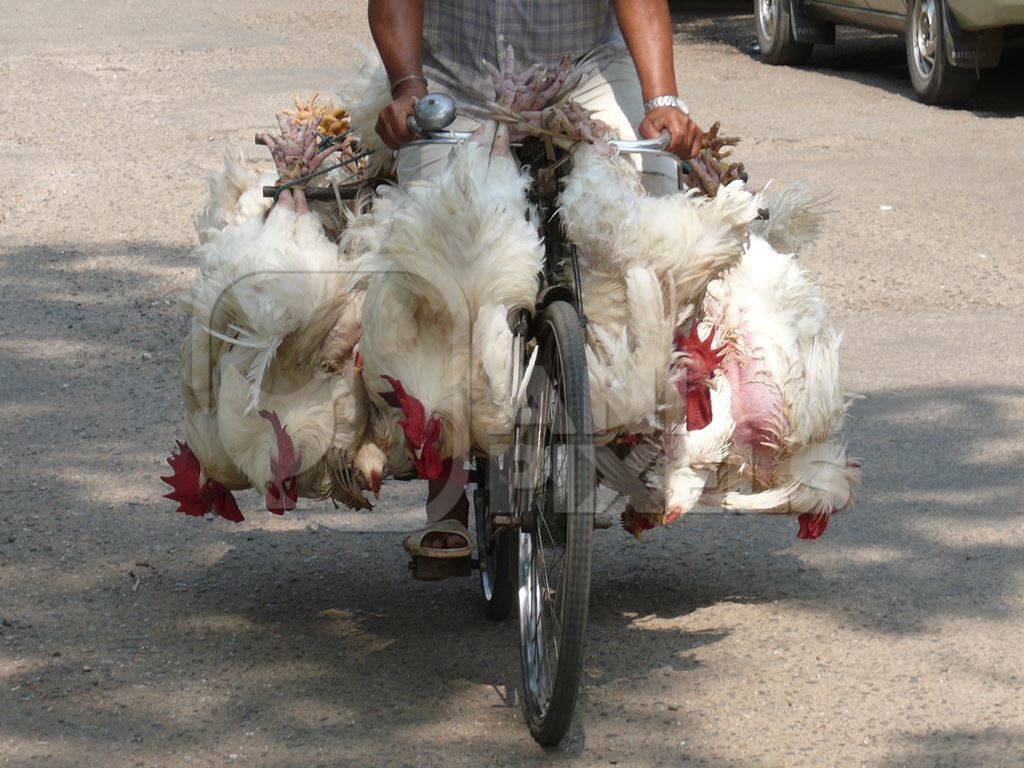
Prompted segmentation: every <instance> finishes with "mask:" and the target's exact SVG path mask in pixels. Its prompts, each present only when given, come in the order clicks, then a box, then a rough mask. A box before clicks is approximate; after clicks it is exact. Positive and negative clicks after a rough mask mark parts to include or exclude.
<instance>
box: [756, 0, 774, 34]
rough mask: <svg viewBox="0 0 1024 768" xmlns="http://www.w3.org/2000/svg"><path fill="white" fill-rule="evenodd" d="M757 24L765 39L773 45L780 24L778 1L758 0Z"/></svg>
mask: <svg viewBox="0 0 1024 768" xmlns="http://www.w3.org/2000/svg"><path fill="white" fill-rule="evenodd" d="M757 24H758V26H759V27H760V28H761V34H762V35H764V39H765V40H766V41H767V42H769V43H771V42H772V41H773V40H774V39H775V30H776V28H777V27H778V24H779V5H778V0H757Z"/></svg>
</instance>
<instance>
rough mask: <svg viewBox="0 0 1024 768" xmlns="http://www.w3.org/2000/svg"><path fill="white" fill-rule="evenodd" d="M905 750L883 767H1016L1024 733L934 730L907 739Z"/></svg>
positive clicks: (1022, 751)
mask: <svg viewBox="0 0 1024 768" xmlns="http://www.w3.org/2000/svg"><path fill="white" fill-rule="evenodd" d="M903 741H904V745H905V749H904V751H903V752H901V754H899V755H897V756H894V757H893V758H891V759H890V760H887V761H886V762H885V763H884V765H885V766H892V767H893V768H896V766H899V768H958V767H959V766H973V765H984V766H999V765H1006V766H1016V765H1020V764H1021V761H1022V759H1024V732H1021V731H1019V730H1013V729H1009V728H1001V727H998V726H991V727H989V728H984V729H983V728H979V729H977V730H963V729H948V730H933V731H929V732H927V733H923V734H914V735H908V736H906V737H905V738H904V740H903Z"/></svg>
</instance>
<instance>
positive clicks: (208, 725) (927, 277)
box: [0, 0, 1024, 768]
mask: <svg viewBox="0 0 1024 768" xmlns="http://www.w3.org/2000/svg"><path fill="white" fill-rule="evenodd" d="M8 5H12V3H8ZM156 5H157V4H154V3H147V2H142V1H141V0H134V1H132V2H116V3H115V2H112V1H111V0H83V1H82V2H75V3H68V4H63V5H62V6H61V7H60V8H59V9H58V8H57V6H55V5H53V4H43V3H29V2H28V1H27V0H13V6H14V7H13V9H7V10H6V12H5V14H4V16H5V19H4V24H3V26H2V27H0V117H2V119H0V179H2V180H3V183H2V184H0V259H2V261H0V276H2V285H3V299H2V302H0V360H2V364H0V391H2V396H0V425H2V428H3V430H4V434H5V438H6V439H5V440H4V441H3V444H2V446H0V467H2V471H0V617H2V619H3V625H2V627H0V764H3V765H10V766H31V765H38V766H47V768H49V767H50V766H83V767H84V766H96V765H104V766H108V767H109V768H121V767H122V766H124V767H129V766H147V767H148V766H183V765H194V766H223V765H259V766H273V767H278V766H280V767H285V766H287V767H289V768H290V767H292V766H295V767H304V766H319V765H324V766H343V765H353V766H356V765H358V766H376V765H395V766H401V765H415V766H420V765H455V766H460V765H467V766H468V765H473V766H481V765H539V764H548V763H556V764H559V765H574V766H575V765H578V766H594V765H616V764H617V765H625V766H660V765H665V766H677V765H700V766H713V767H714V768H748V767H749V768H758V767H761V766H824V765H842V766H851V765H870V766H911V767H913V768H925V767H926V766H928V767H930V766H939V765H942V766H975V765H985V766H1019V765H1020V764H1022V762H1024V709H1022V708H1021V706H1020V694H1019V691H1020V689H1021V686H1022V685H1024V651H1022V641H1021V638H1022V637H1024V601H1022V599H1021V592H1022V589H1024V533H1022V528H1021V523H1022V507H1021V498H1024V493H1022V492H1024V481H1022V479H1021V477H1022V474H1021V464H1022V459H1024V455H1022V453H1024V451H1022V440H1021V433H1022V425H1024V385H1022V384H1021V382H1022V380H1024V350H1022V344H1024V342H1022V338H1024V334H1022V333H1021V331H1022V330H1024V328H1022V325H1024V323H1022V320H1021V318H1022V316H1024V315H1022V308H1024V306H1022V305H1024V299H1022V291H1021V285H1022V282H1024V281H1022V278H1024V259H1022V254H1021V238H1020V225H1021V221H1022V220H1024V142H1021V140H1020V139H1021V136H1022V132H1024V118H1022V115H1024V92H1022V91H1021V90H1020V88H1019V82H1020V78H1021V74H1022V69H1021V60H1020V57H1017V58H1016V60H1011V61H1010V63H1009V64H1007V65H1006V66H1004V67H1003V68H1002V69H1001V70H1000V71H998V72H996V73H992V75H991V76H990V77H988V78H987V79H986V83H985V85H984V87H983V89H982V93H981V96H980V97H979V99H978V101H977V102H976V104H975V107H974V108H973V109H970V110H966V111H959V112H954V111H944V110H937V109H930V108H927V107H924V106H921V105H919V104H917V103H916V102H914V101H913V100H912V99H911V98H910V93H909V86H908V85H907V81H906V73H905V70H904V67H903V64H902V48H901V44H900V42H899V41H897V40H895V39H892V38H885V37H874V36H869V35H863V34H859V33H857V34H848V35H844V36H842V40H841V44H840V45H839V47H838V48H837V49H836V50H835V51H834V52H831V51H823V52H820V53H818V54H816V56H815V60H814V65H813V66H811V67H810V68H807V69H800V70H787V69H773V68H767V67H764V66H762V65H760V64H759V63H757V62H756V61H755V60H754V59H753V58H752V57H751V53H750V52H751V43H752V34H751V22H750V19H749V18H748V17H747V16H746V15H744V13H745V12H744V11H739V10H732V9H730V8H728V7H723V6H708V7H704V8H700V7H695V6H691V7H686V8H680V9H678V11H679V13H678V17H677V18H678V21H679V26H678V38H677V42H678V47H677V53H678V54H679V70H680V78H681V82H682V83H683V84H684V88H685V92H686V97H687V100H688V101H689V103H690V104H691V105H692V106H693V108H694V112H695V114H696V116H697V117H698V118H699V119H700V120H702V121H704V122H705V123H706V122H710V121H711V120H713V119H721V120H722V121H723V123H724V125H725V126H726V128H727V129H728V130H729V131H730V132H735V133H738V134H740V135H741V136H743V137H744V143H743V146H742V159H744V160H745V161H746V163H747V165H748V168H749V169H750V171H751V173H752V176H753V178H754V179H757V180H764V179H767V178H771V177H776V178H779V179H782V180H792V179H804V180H806V181H807V182H808V183H810V184H812V185H813V186H814V187H815V188H817V189H819V190H821V191H823V192H827V193H829V194H831V195H832V196H833V197H834V202H833V208H834V209H835V213H834V215H833V217H832V218H831V220H830V223H829V226H828V231H827V233H826V234H825V236H824V237H823V238H822V239H821V241H820V242H819V243H817V244H816V245H815V246H814V247H813V248H811V249H809V250H808V251H807V253H806V254H805V256H804V257H803V258H804V260H805V263H806V264H808V265H809V266H810V267H811V268H812V269H813V270H814V271H815V272H816V273H817V274H818V275H819V276H820V279H821V282H822V284H823V286H824V289H825V292H826V294H827V296H828V298H829V301H830V302H831V304H832V306H833V308H834V311H835V314H836V317H837V319H838V321H839V323H840V324H841V325H842V326H843V327H844V329H845V331H846V353H845V361H844V362H845V379H846V382H847V384H848V386H849V387H850V388H851V389H853V390H855V391H857V392H859V393H860V394H862V395H863V399H862V400H860V401H859V402H858V403H857V405H856V407H855V410H854V413H853V418H852V419H851V422H850V426H849V440H850V444H851V446H852V448H853V452H854V453H855V454H857V455H861V456H863V457H864V458H865V466H866V481H865V483H864V487H863V489H862V491H861V494H860V498H859V503H858V507H857V509H856V510H854V511H851V512H849V513H847V514H844V515H843V516H842V517H841V518H838V519H836V520H835V521H834V522H833V524H832V526H830V528H829V531H828V533H827V535H826V536H825V537H824V538H823V539H821V540H820V541H818V542H816V543H804V542H798V541H797V540H796V539H795V533H796V525H795V523H792V521H759V520H742V519H732V518H728V519H706V518H703V519H693V520H688V521H685V522H683V523H682V524H678V525H676V526H675V527H673V528H672V529H670V530H667V531H663V532H660V533H659V534H657V535H652V536H650V537H649V540H648V541H647V542H646V543H644V544H643V545H641V544H638V543H637V542H635V541H633V540H632V539H630V538H628V537H627V536H626V535H625V534H623V533H621V532H617V531H608V532H604V533H603V534H602V535H601V536H600V539H599V543H598V545H597V550H596V563H597V566H596V574H595V579H594V592H593V619H592V623H591V632H590V650H589V656H588V662H587V673H586V674H587V677H586V688H585V691H584V695H583V704H582V715H581V717H580V719H579V727H578V728H577V729H576V730H575V731H574V732H573V733H572V735H571V738H570V739H569V740H568V742H567V743H566V745H565V747H564V748H563V749H562V750H561V752H559V753H556V754H545V753H542V752H541V751H540V750H539V749H537V748H536V747H535V746H534V745H533V743H532V742H531V740H530V739H529V736H528V734H527V732H526V730H525V728H524V727H523V726H522V724H521V722H520V717H519V713H518V709H517V706H516V704H515V700H516V690H517V688H518V685H519V683H518V668H517V663H516V650H515V645H514V635H513V631H512V628H511V626H508V625H493V624H491V623H489V622H488V621H487V620H486V619H484V618H483V616H482V615H481V613H480V612H479V610H478V609H477V606H476V604H475V599H476V597H475V584H473V583H471V582H470V581H469V580H465V581H455V582H447V583H444V584H442V585H439V586H430V585H425V584H420V583H415V582H412V581H411V580H410V579H409V577H408V576H407V574H406V571H405V563H404V562H403V556H402V553H401V550H400V548H399V540H400V536H399V533H398V532H399V531H402V530H403V529H408V528H409V527H412V525H413V523H414V522H416V521H417V520H418V517H417V515H418V512H417V506H416V502H417V498H418V493H419V492H420V490H421V489H419V488H417V487H416V486H414V485H404V486H395V487H394V488H391V487H389V488H387V489H386V492H385V497H384V498H385V499H386V503H385V504H384V505H382V508H381V509H380V511H379V512H377V513H376V514H373V515H354V514H342V513H339V512H335V511H333V510H331V508H330V507H328V506H325V505H318V506H307V507H304V508H303V509H302V510H301V511H299V512H297V513H295V514H291V515H288V516H287V517H285V518H282V519H278V518H272V517H271V516H270V515H267V514H260V513H258V512H254V514H252V515H251V518H252V519H251V521H250V522H247V523H245V524H242V525H231V524H229V523H226V522H222V521H212V522H203V521H196V520H186V519H182V518H180V517H177V516H175V515H173V514H171V513H170V511H169V505H168V503H167V502H165V501H164V500H162V499H161V498H160V495H161V494H162V493H163V488H162V486H161V484H160V482H159V481H158V480H157V475H158V474H159V473H160V472H161V469H162V461H163V458H164V456H166V454H167V452H168V449H169V447H170V446H171V444H172V439H173V436H174V431H175V427H176V424H177V421H178V419H179V416H180V404H179V401H178V395H177V391H176V384H175V374H174V369H175V365H176V363H175V359H176V348H177V343H178V340H179V338H180V337H181V336H182V333H183V330H184V322H183V320H182V318H181V316H180V315H179V313H178V311H177V310H176V308H175V307H174V305H173V302H172V299H173V297H174V296H175V294H176V293H177V292H178V291H180V290H181V288H182V287H183V286H184V285H186V284H187V282H188V280H189V278H190V276H191V274H192V272H193V270H194V268H195V260H194V258H193V257H192V255H191V252H190V251H191V247H192V245H193V234H192V231H191V228H190V223H189V215H190V213H191V211H193V210H195V208H196V207H197V206H198V204H199V202H200V200H201V196H202V183H201V176H202V171H203V169H205V168H208V167H211V166H213V165H215V164H216V163H217V161H218V157H219V155H220V153H221V151H222V149H223V147H224V145H225V143H226V142H228V141H232V140H238V141H241V142H243V143H244V142H246V141H251V136H252V134H253V131H254V130H255V129H257V128H260V127H263V126H266V125H267V124H268V121H269V120H271V118H272V114H273V111H274V109H275V107H277V106H279V105H281V104H282V103H283V102H284V101H285V100H286V99H287V98H288V97H289V96H290V94H291V93H292V91H293V90H304V91H308V90H310V89H313V88H322V89H330V88H331V86H332V85H333V84H334V83H336V82H337V80H338V77H339V76H340V75H339V72H340V66H341V65H343V64H344V63H345V62H347V61H349V60H351V58H352V49H353V46H354V45H355V44H357V43H358V42H360V41H365V40H366V39H367V37H368V36H367V33H366V29H365V22H364V21H363V10H362V4H360V3H355V2H346V1H343V0H336V2H332V3H325V2H323V0H309V1H307V2H302V3H299V2H295V1H294V0H278V2H277V3H274V4H271V3H267V2H242V0H227V2H222V3H218V4H216V5H215V6H213V5H212V4H208V3H205V2H198V0H183V1H182V2H177V3H173V4H171V3H166V4H160V5H163V6H168V7H166V8H162V9H160V10H156V9H155V6H156ZM335 63H337V65H338V66H337V67H336V66H334V64H335ZM1011 94H1012V95H1011ZM253 151H254V150H253ZM243 503H244V506H245V507H247V508H249V509H252V510H257V509H258V507H259V502H258V499H256V498H255V497H252V496H246V497H245V498H244V500H243Z"/></svg>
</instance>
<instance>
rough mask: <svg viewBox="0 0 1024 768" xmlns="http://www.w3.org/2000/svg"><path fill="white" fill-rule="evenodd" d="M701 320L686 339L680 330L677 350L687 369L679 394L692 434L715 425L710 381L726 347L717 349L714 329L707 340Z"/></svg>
mask: <svg viewBox="0 0 1024 768" xmlns="http://www.w3.org/2000/svg"><path fill="white" fill-rule="evenodd" d="M697 325H698V323H697V321H696V320H695V321H694V322H693V325H692V326H691V327H690V334H689V335H688V336H684V335H683V334H682V332H681V331H676V334H675V347H676V349H677V350H678V351H680V352H682V353H683V367H684V368H685V370H686V376H685V377H683V378H680V379H679V380H678V381H677V382H676V389H678V390H679V394H681V395H683V396H684V397H685V398H686V428H687V429H688V430H691V431H695V430H698V429H704V427H706V426H707V425H708V424H710V423H711V419H712V417H713V414H712V412H711V389H710V387H708V382H709V381H710V380H711V378H712V377H713V376H714V375H715V370H717V369H718V367H719V366H721V364H722V360H723V358H724V355H723V354H722V351H723V350H724V349H725V346H724V345H723V346H721V347H719V348H718V349H715V348H714V347H712V346H711V340H712V339H713V338H714V337H715V328H714V327H713V326H712V328H711V331H710V332H709V333H708V336H707V338H706V339H701V338H700V335H699V334H698V333H697Z"/></svg>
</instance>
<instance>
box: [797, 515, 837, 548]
mask: <svg viewBox="0 0 1024 768" xmlns="http://www.w3.org/2000/svg"><path fill="white" fill-rule="evenodd" d="M829 517H830V515H827V514H825V513H824V512H804V513H803V514H801V515H797V518H796V519H797V521H798V522H799V523H800V530H799V531H797V534H796V537H797V538H798V539H806V540H808V541H813V540H814V539H816V538H818V537H819V536H821V534H823V533H824V532H825V529H826V528H828V519H829Z"/></svg>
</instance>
